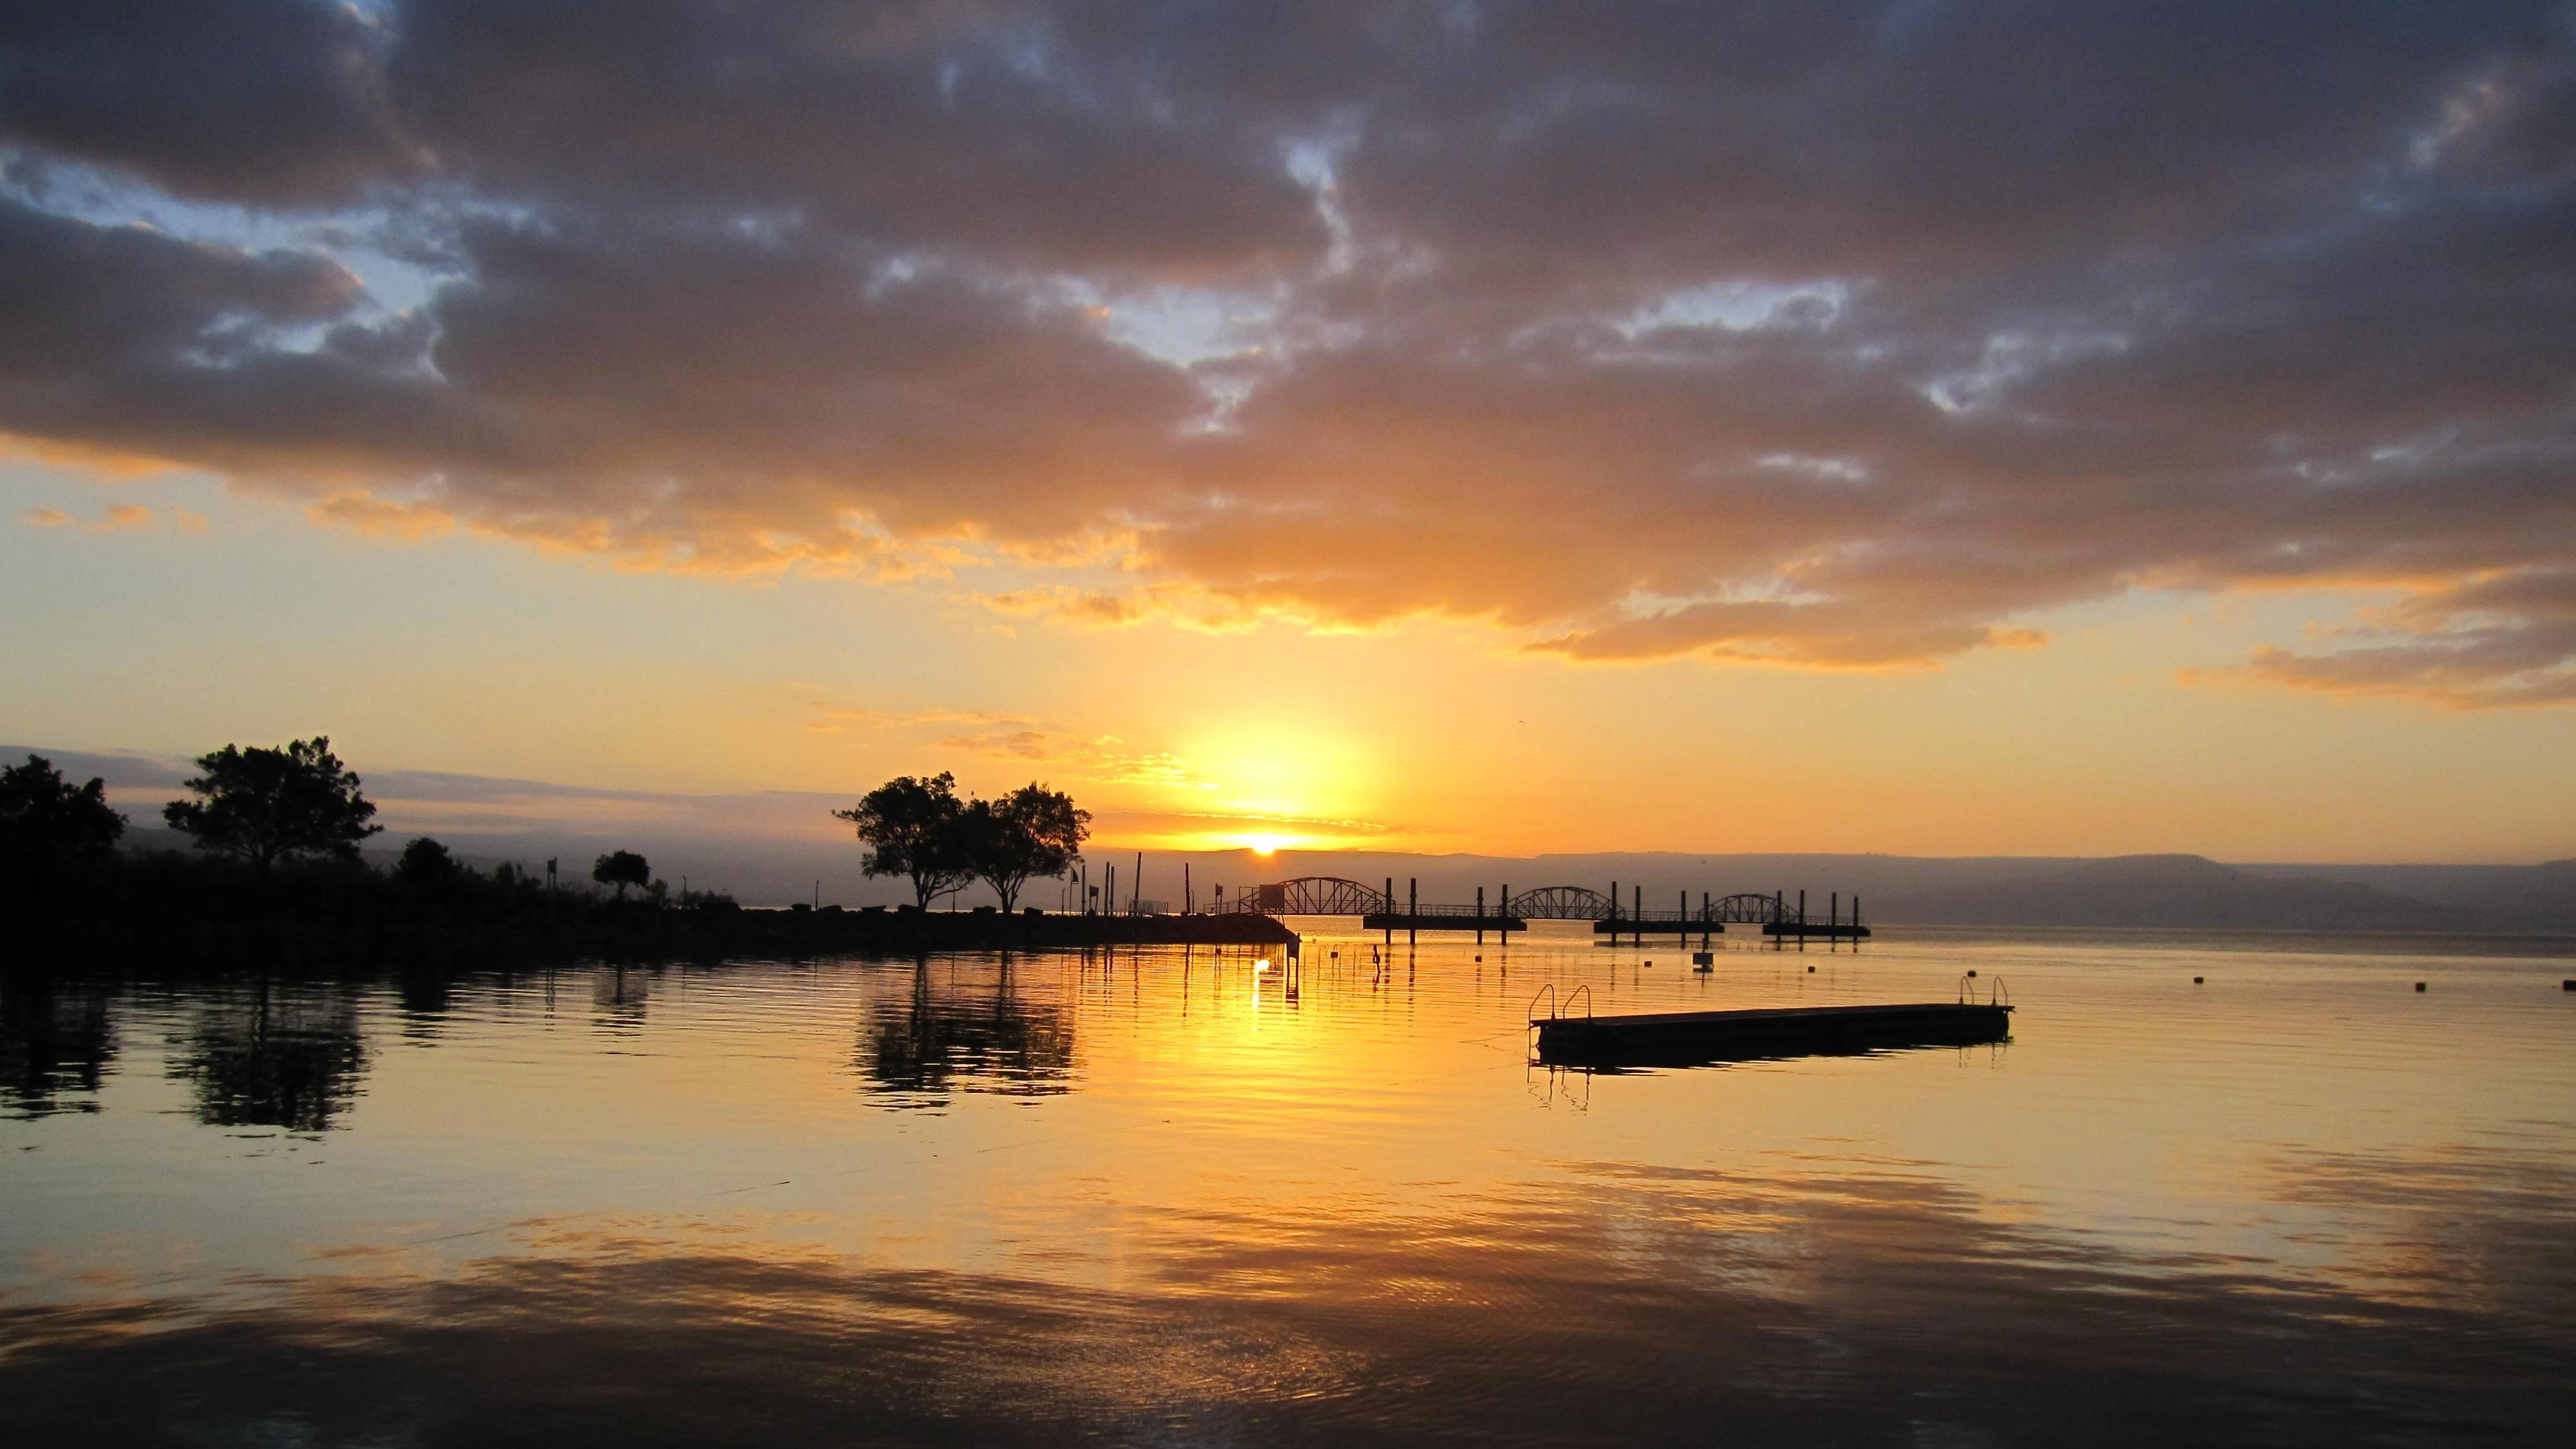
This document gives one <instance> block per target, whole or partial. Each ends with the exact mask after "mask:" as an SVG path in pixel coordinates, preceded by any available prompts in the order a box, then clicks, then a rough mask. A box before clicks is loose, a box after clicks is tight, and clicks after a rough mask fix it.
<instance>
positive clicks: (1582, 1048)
mask: <svg viewBox="0 0 2576 1449" xmlns="http://www.w3.org/2000/svg"><path fill="white" fill-rule="evenodd" d="M1530 1025H1531V1026H1532V1027H1533V1028H1535V1029H1536V1030H1537V1032H1538V1055H1539V1060H1540V1061H1542V1062H1545V1063H1547V1064H1548V1065H1550V1066H1576V1067H1620V1066H1688V1065H1693V1064H1696V1063H1701V1062H1725V1061H1746V1060H1751V1059H1754V1058H1760V1057H1787V1056H1833V1055H1842V1054H1848V1053H1855V1052H1866V1051H1884V1050H1890V1049H1893V1048H1898V1047H1913V1046H1978V1045H1982V1044H1984V1043H1986V1042H1997V1041H2002V1040H2004V1039H2005V1038H2006V1037H2008V1036H2010V1035H2011V1034H2012V1008H2011V1007H2010V1006H2004V1005H1994V1004H1991V1003H1980V1002H1948V1001H1925V1002H1912V1003H1907V1004H1903V1005H1894V1006H1790V1007H1771V1008H1764V1009H1759V1010H1751V1011H1679V1012H1663V1013H1658V1014H1655V1015H1648V1016H1534V1017H1532V1018H1531V1019H1530Z"/></svg>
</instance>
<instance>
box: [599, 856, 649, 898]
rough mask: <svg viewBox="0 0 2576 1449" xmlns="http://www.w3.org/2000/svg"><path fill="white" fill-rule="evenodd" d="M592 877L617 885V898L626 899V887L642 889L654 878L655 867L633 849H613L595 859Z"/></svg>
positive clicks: (601, 881)
mask: <svg viewBox="0 0 2576 1449" xmlns="http://www.w3.org/2000/svg"><path fill="white" fill-rule="evenodd" d="M590 878H591V879H592V880H595V881H597V882H599V883H600V884H601V885H613V886H615V887H617V898H618V899H619V900H621V901H622V900H624V899H626V888H627V887H628V886H633V887H635V888H636V889H638V890H642V889H643V888H644V887H645V885H647V884H648V883H649V882H651V880H652V879H653V867H652V865H651V864H650V863H649V862H647V861H646V860H645V859H644V857H642V856H640V855H637V854H636V853H635V852H634V851H631V850H612V851H610V852H609V853H608V854H606V855H603V856H601V857H600V858H599V859H598V860H596V861H593V862H592V863H591V867H590Z"/></svg>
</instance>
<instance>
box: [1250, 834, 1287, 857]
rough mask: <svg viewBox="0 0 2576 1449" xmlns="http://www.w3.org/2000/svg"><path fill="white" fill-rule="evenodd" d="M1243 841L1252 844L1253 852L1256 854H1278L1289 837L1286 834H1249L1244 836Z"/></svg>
mask: <svg viewBox="0 0 2576 1449" xmlns="http://www.w3.org/2000/svg"><path fill="white" fill-rule="evenodd" d="M1243 843H1244V844H1245V845H1247V846H1250V847H1251V848H1252V853H1253V854H1255V855H1276V854H1278V853H1279V847H1281V846H1283V845H1286V844H1287V843H1288V837H1287V836H1284V835H1247V836H1245V837H1243Z"/></svg>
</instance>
